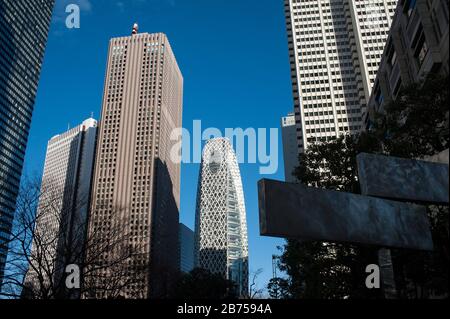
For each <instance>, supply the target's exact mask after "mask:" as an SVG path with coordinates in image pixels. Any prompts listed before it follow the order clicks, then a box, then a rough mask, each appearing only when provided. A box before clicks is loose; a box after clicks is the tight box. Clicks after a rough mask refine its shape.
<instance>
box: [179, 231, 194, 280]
mask: <svg viewBox="0 0 450 319" xmlns="http://www.w3.org/2000/svg"><path fill="white" fill-rule="evenodd" d="M194 237H195V236H194V232H193V231H192V230H191V229H190V228H189V227H187V226H186V225H184V224H181V223H180V233H179V241H180V270H181V272H182V273H188V272H190V271H191V270H192V269H194V264H195V263H194Z"/></svg>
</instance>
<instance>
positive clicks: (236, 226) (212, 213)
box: [195, 138, 248, 296]
mask: <svg viewBox="0 0 450 319" xmlns="http://www.w3.org/2000/svg"><path fill="white" fill-rule="evenodd" d="M195 261H196V266H197V267H199V268H203V269H206V270H209V271H210V272H212V273H217V274H221V275H222V276H223V277H224V278H226V279H229V280H231V281H233V282H234V283H235V285H236V293H237V294H238V295H240V296H247V294H248V243H247V221H246V213H245V202H244V192H243V188H242V181H241V174H240V171H239V166H238V163H237V159H236V155H235V153H234V151H233V148H232V146H231V144H230V142H229V140H228V139H225V138H217V139H212V140H210V141H208V142H207V143H206V145H205V148H204V150H203V156H202V163H201V168H200V177H199V185H198V193H197V211H196V216H195Z"/></svg>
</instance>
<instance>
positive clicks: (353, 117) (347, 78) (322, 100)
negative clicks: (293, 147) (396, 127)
mask: <svg viewBox="0 0 450 319" xmlns="http://www.w3.org/2000/svg"><path fill="white" fill-rule="evenodd" d="M396 4H397V1H395V0H319V1H317V0H285V13H286V25H287V32H288V41H289V53H290V62H291V78H292V86H293V96H294V109H295V119H296V123H297V144H298V151H299V152H300V153H302V152H303V151H304V150H305V149H307V148H308V145H309V144H310V143H314V142H316V141H327V140H332V139H335V138H336V137H337V136H338V135H341V134H346V133H347V134H348V133H350V134H352V133H356V132H358V131H359V130H360V129H361V126H362V114H363V113H364V112H365V109H366V107H367V103H368V100H369V96H370V92H371V89H372V86H373V83H374V80H375V76H376V72H377V69H378V64H379V62H380V59H381V54H382V53H383V49H384V45H385V42H386V38H387V34H388V32H389V28H390V25H391V20H392V16H393V14H394V11H395V7H396Z"/></svg>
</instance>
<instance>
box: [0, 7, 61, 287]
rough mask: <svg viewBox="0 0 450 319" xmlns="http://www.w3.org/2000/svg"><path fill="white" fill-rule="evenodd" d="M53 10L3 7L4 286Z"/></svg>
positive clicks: (0, 238)
mask: <svg viewBox="0 0 450 319" xmlns="http://www.w3.org/2000/svg"><path fill="white" fill-rule="evenodd" d="M53 6H54V0H41V1H32V0H21V1H17V0H2V1H0V285H1V282H2V278H3V271H4V266H5V262H6V255H7V248H8V247H7V246H8V244H7V242H8V241H9V236H10V234H11V227H12V223H13V219H14V211H15V206H16V198H17V194H18V191H19V184H20V178H21V174H22V167H23V161H24V157H25V149H26V146H27V141H28V133H29V130H30V124H31V117H32V113H33V107H34V102H35V98H36V91H37V87H38V82H39V76H40V71H41V65H42V61H43V57H44V51H45V46H46V43H47V36H48V31H49V26H50V20H51V16H52V11H53Z"/></svg>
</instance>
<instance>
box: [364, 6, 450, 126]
mask: <svg viewBox="0 0 450 319" xmlns="http://www.w3.org/2000/svg"><path fill="white" fill-rule="evenodd" d="M448 22H449V8H448V1H445V0H400V1H399V3H398V6H397V9H396V14H395V16H394V20H393V22H392V28H391V31H390V32H389V37H388V40H387V44H386V47H385V49H384V52H383V58H382V60H381V63H380V69H379V71H378V73H377V77H376V80H375V85H374V87H373V91H372V94H371V97H370V100H369V108H368V112H366V115H365V116H364V119H365V125H364V128H365V129H370V127H371V122H373V121H374V115H375V114H376V113H378V112H382V111H383V106H384V105H385V103H386V102H389V101H391V100H393V99H395V98H396V97H397V94H398V92H399V91H400V89H401V87H402V86H404V85H406V86H407V85H411V84H413V83H419V82H421V81H422V80H424V79H426V77H427V76H428V75H429V74H430V73H434V74H439V75H448V74H449V60H448V51H449V49H448V47H449V40H448V38H449V33H448Z"/></svg>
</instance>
